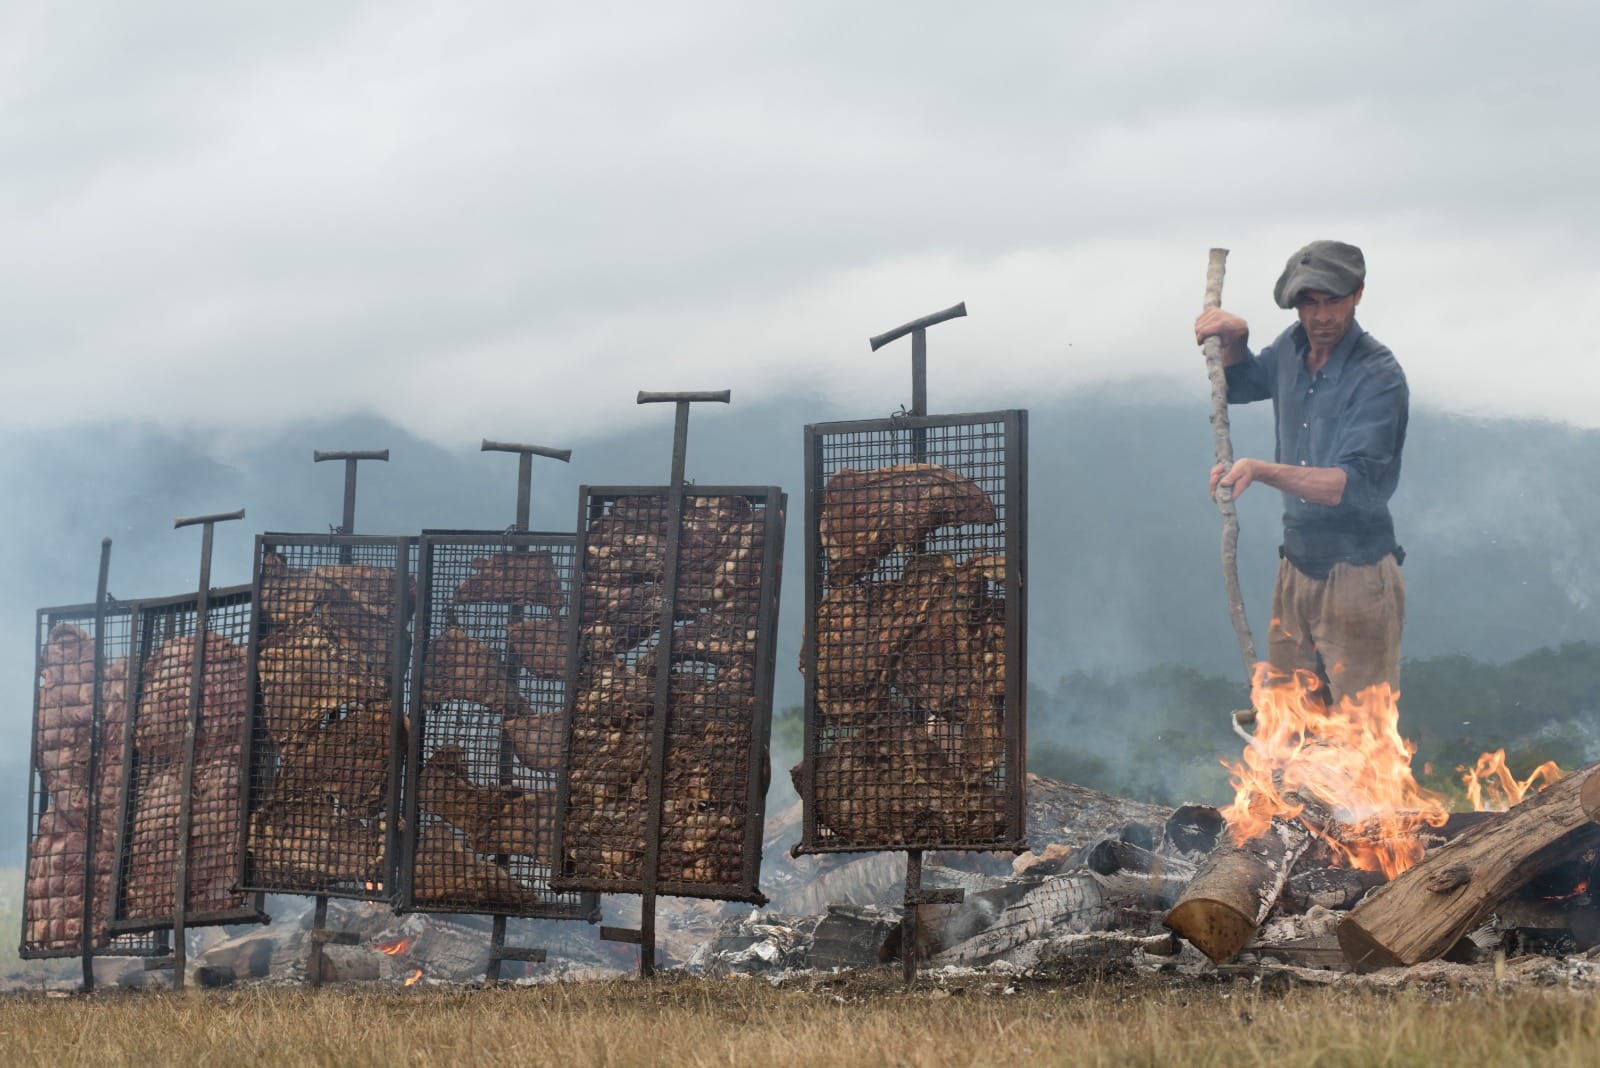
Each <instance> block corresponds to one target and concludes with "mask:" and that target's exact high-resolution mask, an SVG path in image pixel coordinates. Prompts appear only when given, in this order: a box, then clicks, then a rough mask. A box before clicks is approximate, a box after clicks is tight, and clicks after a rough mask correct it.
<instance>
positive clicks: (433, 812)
mask: <svg viewBox="0 0 1600 1068" xmlns="http://www.w3.org/2000/svg"><path fill="white" fill-rule="evenodd" d="M576 555H577V538H576V536H575V535H573V534H570V533H549V532H526V531H521V530H507V531H499V532H487V531H442V530H427V531H423V533H422V539H421V542H420V548H419V553H418V583H417V588H418V600H417V615H416V621H417V622H416V634H417V640H416V642H415V644H414V649H413V661H412V678H413V680H414V682H413V685H412V688H411V703H410V709H411V734H410V747H409V752H408V755H407V764H406V781H407V783H409V784H411V788H409V789H408V790H407V791H406V797H405V831H404V833H403V835H402V852H401V879H400V887H401V894H400V902H399V906H398V907H399V910H400V911H402V912H406V911H426V912H447V913H479V914H492V915H496V916H511V917H518V918H526V919H562V920H585V921H588V922H590V923H594V922H598V920H599V919H600V899H599V895H598V894H595V893H592V892H585V893H578V892H572V891H555V890H552V889H551V888H550V885H549V883H550V877H551V873H552V867H553V860H554V856H555V853H554V848H553V838H554V832H555V809H556V795H557V786H556V780H557V777H558V773H559V771H560V767H561V748H562V744H563V741H564V734H565V732H564V730H563V723H564V717H565V715H566V680H567V666H566V662H567V653H568V627H567V619H566V617H567V613H568V611H569V610H570V607H571V602H572V590H573V574H574V570H575V560H576ZM429 881H432V882H434V883H436V884H437V886H436V887H430V886H429V885H427V884H428V882H429ZM502 938H503V936H502ZM501 952H502V954H503V955H505V954H508V953H511V952H514V951H513V950H506V949H505V948H504V947H503V946H502V947H501ZM505 959H512V958H511V957H509V956H506V957H505Z"/></svg>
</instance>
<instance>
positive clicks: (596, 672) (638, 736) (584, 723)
mask: <svg viewBox="0 0 1600 1068" xmlns="http://www.w3.org/2000/svg"><path fill="white" fill-rule="evenodd" d="M640 397H642V403H645V400H643V398H645V397H646V395H643V393H642V395H640ZM667 398H672V400H678V433H677V440H675V448H674V454H675V459H674V483H672V484H669V486H582V488H581V489H579V523H578V529H579V558H578V574H576V579H574V588H576V596H574V604H573V611H571V614H570V627H571V630H570V640H568V649H570V657H568V681H566V748H565V758H566V759H565V767H563V774H562V779H560V785H558V790H557V820H555V830H557V833H555V857H557V865H558V867H557V875H555V878H554V879H552V886H554V887H557V889H586V891H602V892H616V894H640V895H642V899H643V900H642V921H640V927H638V929H637V931H632V929H619V927H602V929H600V934H602V937H603V938H610V940H618V942H630V943H637V945H638V946H640V974H642V975H646V977H648V975H651V974H653V972H654V942H656V940H654V929H656V926H654V900H656V895H658V894H667V895H674V897H706V899H720V900H741V902H752V903H757V905H762V903H765V902H766V897H765V895H763V894H762V892H760V887H758V879H760V867H762V831H763V825H765V812H766V787H768V780H770V740H771V707H773V675H774V670H773V667H774V656H776V635H774V632H776V620H778V598H779V584H781V574H782V542H784V516H786V513H787V497H786V496H784V492H782V491H781V489H779V488H776V486H685V484H683V481H682V470H683V438H685V433H686V419H688V416H686V406H688V401H690V400H696V398H698V395H667ZM722 400H726V397H725V395H722ZM674 497H677V502H674ZM642 499H643V502H648V504H645V507H643V513H640V515H635V518H634V520H632V521H630V520H627V518H626V515H624V513H626V512H627V508H638V507H640V502H642ZM621 502H634V504H627V505H622V508H621V512H619V504H621ZM694 502H718V504H712V515H715V513H718V512H722V510H723V508H733V512H734V513H738V512H739V508H741V507H742V508H749V510H750V515H752V516H758V518H760V523H758V524H754V523H752V524H750V526H749V528H747V532H746V534H738V532H734V534H733V537H731V540H726V542H723V545H725V547H731V548H730V553H733V555H718V558H715V560H714V558H707V556H706V555H704V553H706V547H704V536H699V537H701V545H696V544H694V542H696V537H698V536H696V534H694V532H693V529H691V524H693V523H694V520H690V521H688V523H685V521H682V516H683V515H685V513H690V515H693V512H694V508H696V504H694ZM718 505H720V507H718ZM645 513H648V515H645ZM674 516H678V518H680V521H678V523H677V524H674V523H672V518H674ZM741 521H744V520H741ZM734 526H736V524H734ZM757 531H758V537H760V545H755V544H754V540H755V532H757ZM635 536H643V537H642V539H640V537H635ZM752 552H754V553H755V558H754V560H752V558H750V555H752ZM650 553H654V555H656V560H648V556H650ZM718 553H720V550H718ZM718 574H720V576H723V577H722V585H723V590H722V592H723V596H722V598H718V596H717V582H718V579H717V576H718ZM752 577H754V580H755V587H754V590H752V588H749V582H750V579H752ZM741 588H744V590H747V593H749V595H747V598H746V608H744V612H741V614H739V616H728V614H723V616H718V614H717V611H715V608H714V606H715V603H717V600H725V601H730V603H731V601H736V600H739V590H741ZM600 590H606V593H605V596H603V598H602V596H600ZM685 595H688V596H685ZM741 624H742V625H741ZM664 628H670V640H669V646H667V652H666V656H661V633H662V630H664ZM730 632H731V633H730ZM730 638H731V641H730ZM741 676H744V678H746V679H747V681H749V687H746V686H744V683H742V681H739V679H741ZM741 705H742V707H741ZM646 710H648V711H646ZM730 787H731V788H730ZM696 854H701V855H696ZM734 857H736V859H738V871H736V873H731V868H728V867H718V860H720V862H722V865H728V862H730V860H731V859H734ZM672 862H688V863H686V865H685V867H680V868H678V870H677V871H674V870H670V868H666V870H664V865H667V863H672Z"/></svg>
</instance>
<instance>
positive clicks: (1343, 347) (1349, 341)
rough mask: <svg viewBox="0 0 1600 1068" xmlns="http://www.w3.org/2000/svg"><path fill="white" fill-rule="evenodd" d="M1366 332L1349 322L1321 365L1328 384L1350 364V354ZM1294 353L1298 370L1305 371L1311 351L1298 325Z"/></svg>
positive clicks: (1301, 326) (1308, 342)
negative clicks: (1307, 356)
mask: <svg viewBox="0 0 1600 1068" xmlns="http://www.w3.org/2000/svg"><path fill="white" fill-rule="evenodd" d="M1364 333H1366V331H1364V330H1362V329H1361V324H1360V323H1359V322H1357V321H1356V320H1354V319H1352V320H1350V329H1348V330H1346V331H1345V332H1344V337H1342V338H1340V339H1339V343H1338V344H1337V345H1335V346H1334V347H1333V352H1332V353H1331V354H1330V355H1329V356H1328V362H1327V363H1325V364H1323V365H1322V371H1321V372H1320V373H1321V374H1322V376H1323V377H1324V378H1326V379H1328V381H1330V382H1337V381H1338V380H1339V376H1340V375H1341V374H1343V373H1344V369H1345V366H1346V365H1347V364H1349V362H1350V354H1351V353H1353V352H1355V348H1356V342H1358V341H1360V340H1361V335H1362V334H1364ZM1294 351H1295V355H1297V356H1298V357H1299V358H1300V369H1301V370H1305V366H1306V354H1307V353H1308V352H1310V351H1311V341H1310V340H1309V339H1308V338H1307V337H1306V328H1305V327H1304V326H1303V325H1301V324H1300V323H1296V324H1295V325H1294Z"/></svg>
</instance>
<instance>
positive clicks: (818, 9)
mask: <svg viewBox="0 0 1600 1068" xmlns="http://www.w3.org/2000/svg"><path fill="white" fill-rule="evenodd" d="M1597 34H1600V11H1596V10H1595V9H1594V8H1593V5H1588V4H1581V3H1570V4H1538V3H1532V4H1526V3H1525V4H1518V5H1508V4H1503V3H1478V2H1462V0H1453V2H1405V0H1395V2H1388V3H1381V4H1380V3H1371V4H1367V3H1349V2H1347V3H1338V4H1324V5H1320V6H1318V7H1316V8H1312V7H1311V6H1310V5H1303V4H1283V3H1276V2H1274V3H1265V2H1264V3H1234V2H1227V0H1218V2H1212V3H1206V4H1196V3H1192V2H1186V3H1128V4H1112V3H1106V2H1103V0H1101V2H1096V3H1062V2H1059V0H1057V2H1042V3H1013V4H972V3H961V4H946V3H934V2H922V3H918V4H862V3H859V2H857V3H828V2H819V0H811V2H808V3H805V4H752V3H748V2H745V3H706V2H694V0H678V2H675V3H665V4H642V3H641V4H633V5H611V4H604V3H588V4H570V3H566V4H559V5H556V4H537V3H528V2H514V3H512V2H508V3H503V4H496V3H468V2H459V0H457V2H451V3H432V4H429V3H416V4H407V3H397V2H386V3H371V4H362V3H333V4H329V3H322V2H317V3H309V2H300V0H275V2H273V3H270V4H267V3H261V4H243V3H240V4H208V3H200V2H194V0H191V2H188V3H164V2H159V0H141V2H139V3H136V4H130V3H123V2H120V0H110V2H102V3H95V2H91V0H74V2H72V3H57V2H38V3H35V2H29V0H11V2H9V3H6V4H4V5H0V235H3V238H0V271H3V273H4V278H5V286H4V297H3V299H0V360H3V366H4V374H3V377H0V405H3V411H4V419H5V422H6V423H7V424H9V425H10V426H11V427H12V428H16V429H23V430H28V429H39V428H45V427H60V426H63V425H71V424H73V423H78V422H83V421H87V420H103V419H106V418H116V417H129V418H134V419H139V420H155V421H158V422H162V423H166V424H176V423H179V422H185V421H191V420H195V419H201V420H209V421H215V422H217V423H218V424H219V425H222V424H225V425H230V426H236V427H237V426H243V427H266V426H271V425H274V424H276V423H279V422H283V421H288V420H293V419H299V418H303V417H307V416H327V415H336V414H339V413H341V412H345V411H349V410H352V409H365V410H371V411H374V412H377V413H380V414H382V415H384V416H386V417H388V418H391V419H394V420H396V421H398V422H400V423H402V424H403V425H405V426H407V427H408V428H411V429H413V430H415V431H417V432H419V433H422V434H424V435H426V436H428V437H430V438H432V439H434V440H436V441H438V442H440V443H458V444H465V443H471V442H475V441H476V439H477V438H478V437H480V436H483V435H486V434H487V435H489V436H496V437H513V438H521V439H523V440H542V441H549V442H551V443H558V444H559V443H571V442H572V441H574V440H578V439H580V438H581V437H582V436H584V435H586V434H589V433H593V432H595V431H597V430H602V429H605V428H608V427H610V426H614V425H617V424H627V423H630V422H632V421H635V420H638V419H640V418H641V417H642V416H641V413H639V412H638V411H637V410H636V408H635V406H634V405H633V403H632V398H633V393H634V391H636V390H638V389H641V388H644V389H717V388H731V389H733V390H734V400H735V402H736V403H738V402H739V401H741V400H749V401H754V400H760V399H769V398H772V397H774V396H778V395H781V394H782V393H783V392H785V391H786V390H791V389H795V388H797V387H804V388H805V389H806V390H807V391H814V390H818V389H820V390H823V391H825V392H826V393H828V394H829V395H830V396H834V397H840V398H850V399H852V400H853V401H859V403H860V408H861V412H862V414H863V415H875V414H879V413H880V412H885V411H888V410H892V409H893V408H894V407H896V406H897V405H898V404H900V403H902V402H904V401H907V400H909V395H908V394H909V388H908V385H907V381H906V380H907V378H908V373H907V364H908V362H909V350H908V348H907V344H906V343H905V342H902V343H900V344H899V345H898V346H896V347H895V348H894V349H891V350H885V351H884V352H881V353H878V354H876V355H873V354H870V353H869V351H868V348H867V341H866V339H867V338H868V336H869V335H871V334H874V333H877V332H879V331H882V330H885V329H887V328H889V327H892V326H894V325H897V324H898V323H900V322H903V321H905V320H907V319H911V318H914V317H916V316H919V315H922V314H924V313H927V312H930V311H934V310H937V309H939V308H943V307H945V306H947V305H949V304H952V303H954V302H956V301H958V300H965V301H966V302H967V304H968V307H969V309H970V312H971V315H970V317H969V318H968V319H965V320H961V321H959V322H954V323H950V324H947V325H944V326H941V327H939V328H937V329H936V330H935V331H933V332H932V334H931V336H930V365H931V366H930V377H931V388H930V406H931V407H932V408H933V410H935V411H953V410H969V409H971V408H973V407H975V406H980V405H982V406H987V405H990V404H1000V405H1021V406H1025V405H1026V404H1027V403H1028V399H1029V397H1030V396H1033V395H1037V394H1038V393H1039V392H1041V391H1052V392H1054V391H1065V390H1070V389H1071V388H1072V387H1073V386H1074V385H1077V384H1081V383H1084V382H1086V381H1104V380H1107V379H1124V378H1125V379H1128V380H1139V379H1144V378H1147V377H1148V376H1152V375H1154V376H1158V377H1159V378H1161V379H1162V380H1164V381H1165V382H1166V383H1168V384H1170V386H1171V388H1173V389H1185V390H1190V391H1192V392H1193V393H1194V394H1195V396H1196V398H1197V403H1204V401H1203V397H1204V392H1205V386H1204V374H1203V370H1202V369H1201V366H1200V364H1199V359H1198V356H1197V355H1196V353H1195V350H1194V348H1193V342H1192V336H1191V335H1190V333H1189V325H1190V323H1191V322H1192V319H1193V316H1194V314H1195V312H1196V311H1197V310H1198V307H1199V303H1200V297H1201V293H1202V289H1203V280H1204V266H1205V258H1206V250H1207V248H1208V247H1209V246H1211V245H1213V244H1216V245H1225V246H1228V247H1230V248H1231V249H1232V250H1233V256H1232V258H1231V260H1230V264H1229V275H1228V281H1227V290H1226V297H1225V303H1226V304H1227V305H1228V306H1230V307H1232V308H1233V309H1234V310H1236V311H1238V312H1240V313H1241V314H1244V315H1245V316H1246V317H1247V318H1249V319H1250V320H1251V321H1252V323H1253V324H1255V327H1256V337H1257V339H1258V340H1262V339H1264V338H1267V337H1270V336H1272V335H1273V334H1275V333H1276V332H1277V330H1278V329H1281V327H1282V326H1283V325H1285V324H1286V323H1287V322H1288V318H1287V315H1286V314H1285V313H1282V312H1280V311H1278V310H1277V309H1276V308H1275V307H1274V306H1273V304H1272V301H1271V287H1272V283H1273V280H1274V279H1275V278H1276V276H1277V274H1278V271H1279V270H1280V269H1281V268H1282V265H1283V262H1284V260H1285V259H1286V258H1287V256H1288V254H1289V253H1290V252H1291V251H1293V249H1294V248H1296V247H1297V246H1299V245H1301V244H1303V243H1304V242H1305V241H1308V240H1311V239H1313V238H1322V237H1332V238H1338V239H1342V240H1346V241H1351V242H1355V243H1357V244H1359V245H1361V246H1362V247H1363V248H1364V249H1365V250H1366V253H1367V258H1368V263H1369V279H1368V292H1367V298H1366V301H1365V303H1364V304H1363V306H1362V315H1361V319H1362V322H1363V325H1365V326H1366V327H1367V328H1368V329H1369V330H1371V331H1372V332H1373V333H1374V334H1376V335H1377V336H1378V337H1379V338H1380V339H1382V340H1384V341H1386V342H1387V343H1388V344H1389V345H1390V346H1391V347H1392V348H1393V349H1394V350H1395V351H1396V353H1397V355H1398V356H1399V357H1400V359H1401V362H1402V364H1403V365H1404V366H1405V368H1406V370H1407V372H1408V374H1409V375H1410V379H1411V384H1412V393H1413V399H1414V402H1415V403H1419V404H1428V405H1432V406H1435V407H1441V408H1447V409H1453V410H1465V411H1471V412H1479V413H1484V414H1500V415H1532V416H1543V417H1549V418H1554V419H1559V420H1566V421H1571V422H1575V423H1579V424H1582V425H1585V426H1600V407H1597V406H1596V405H1595V404H1594V403H1593V402H1592V399H1591V398H1592V397H1594V396H1595V395H1596V394H1597V391H1600V362H1597V361H1596V360H1595V359H1594V358H1593V356H1592V354H1591V352H1590V348H1591V346H1592V339H1591V338H1590V337H1589V336H1588V330H1587V329H1586V328H1585V327H1584V326H1583V324H1584V323H1585V322H1586V321H1587V319H1588V312H1587V309H1588V308H1589V307H1591V306H1592V304H1593V298H1594V296H1595V294H1596V292H1597V288H1600V267H1597V256H1596V252H1595V235H1596V233H1600V226H1597V223H1600V197H1597V196H1596V192H1595V191H1596V189H1597V188H1600V131H1597V123H1596V119H1597V117H1600V116H1597V111H1600V84H1597V82H1600V73H1597V72H1600V63H1597V62H1596V61H1595V58H1594V41H1595V40H1596V38H1597ZM656 417H657V418H659V413H656Z"/></svg>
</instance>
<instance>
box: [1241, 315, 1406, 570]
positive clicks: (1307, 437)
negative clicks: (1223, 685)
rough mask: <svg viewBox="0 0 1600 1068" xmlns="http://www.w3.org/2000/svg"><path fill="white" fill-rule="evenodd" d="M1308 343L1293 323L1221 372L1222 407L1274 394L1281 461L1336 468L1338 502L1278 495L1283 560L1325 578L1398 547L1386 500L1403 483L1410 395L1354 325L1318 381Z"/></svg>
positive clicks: (1395, 367) (1390, 362)
mask: <svg viewBox="0 0 1600 1068" xmlns="http://www.w3.org/2000/svg"><path fill="white" fill-rule="evenodd" d="M1310 350H1311V346H1310V343H1309V342H1308V341H1307V339H1306V332H1305V327H1303V326H1301V325H1300V324H1299V323H1295V324H1294V325H1293V326H1291V327H1289V329H1287V330H1285V331H1284V332H1283V333H1282V334H1279V335H1278V337H1277V339H1276V340H1275V341H1273V342H1272V343H1271V344H1270V345H1268V346H1267V347H1266V348H1264V349H1262V350H1261V352H1260V354H1259V355H1255V356H1250V357H1247V358H1246V359H1244V360H1241V361H1240V362H1238V363H1236V364H1234V365H1233V366H1231V367H1229V368H1227V377H1228V402H1229V403H1230V404H1245V403H1248V402H1250V401H1258V400H1266V399H1267V398H1269V397H1270V398H1272V406H1273V412H1274V414H1275V416H1276V422H1277V455H1276V458H1277V461H1278V462H1279V463H1283V464H1297V465H1299V466H1302V467H1338V468H1342V469H1343V470H1344V473H1345V486H1344V495H1343V497H1342V498H1341V500H1340V501H1339V503H1338V504H1337V505H1332V506H1329V505H1323V504H1312V503H1310V502H1309V501H1306V500H1304V499H1303V498H1300V497H1296V496H1294V495H1292V494H1289V493H1285V494H1284V495H1283V504H1284V510H1283V555H1285V556H1287V557H1288V558H1289V560H1290V562H1291V563H1293V564H1294V565H1295V566H1296V567H1298V568H1299V569H1300V570H1301V571H1303V572H1305V573H1306V574H1308V575H1311V576H1312V577H1314V578H1319V577H1323V576H1325V575H1326V574H1327V572H1328V570H1329V569H1330V568H1332V566H1333V565H1334V564H1336V563H1339V562H1341V561H1343V562H1348V563H1354V564H1370V563H1375V562H1377V561H1378V560H1381V559H1382V558H1383V557H1384V556H1386V555H1388V554H1389V553H1390V552H1394V551H1395V550H1396V549H1397V548H1398V546H1397V545H1396V544H1395V538H1394V520H1393V518H1392V517H1391V516H1390V515H1389V498H1390V497H1391V496H1393V495H1394V490H1395V486H1396V485H1398V484H1399V481H1400V452H1401V450H1402V449H1403V448H1404V447H1405V441H1406V421H1407V416H1408V409H1409V405H1410V397H1411V394H1410V390H1409V389H1408V388H1407V387H1406V377H1405V373H1404V372H1403V371H1401V370H1400V364H1399V363H1397V362H1396V361H1395V358H1394V353H1392V352H1390V351H1389V350H1388V348H1387V347H1385V346H1384V345H1383V344H1381V343H1380V342H1378V341H1377V340H1376V339H1375V338H1374V337H1373V336H1372V335H1371V334H1369V333H1367V332H1366V331H1365V330H1363V329H1361V324H1360V323H1352V324H1351V326H1350V329H1349V330H1348V331H1347V332H1346V333H1345V335H1344V337H1343V338H1341V339H1340V340H1339V343H1338V344H1337V345H1335V346H1334V349H1333V354H1332V355H1331V356H1329V357H1328V362H1327V363H1326V364H1324V365H1323V367H1322V369H1321V370H1319V371H1318V372H1317V373H1316V374H1315V375H1314V376H1313V375H1312V374H1311V373H1310V372H1309V371H1307V370H1306V362H1305V358H1306V355H1307V354H1308V353H1309V352H1310Z"/></svg>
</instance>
